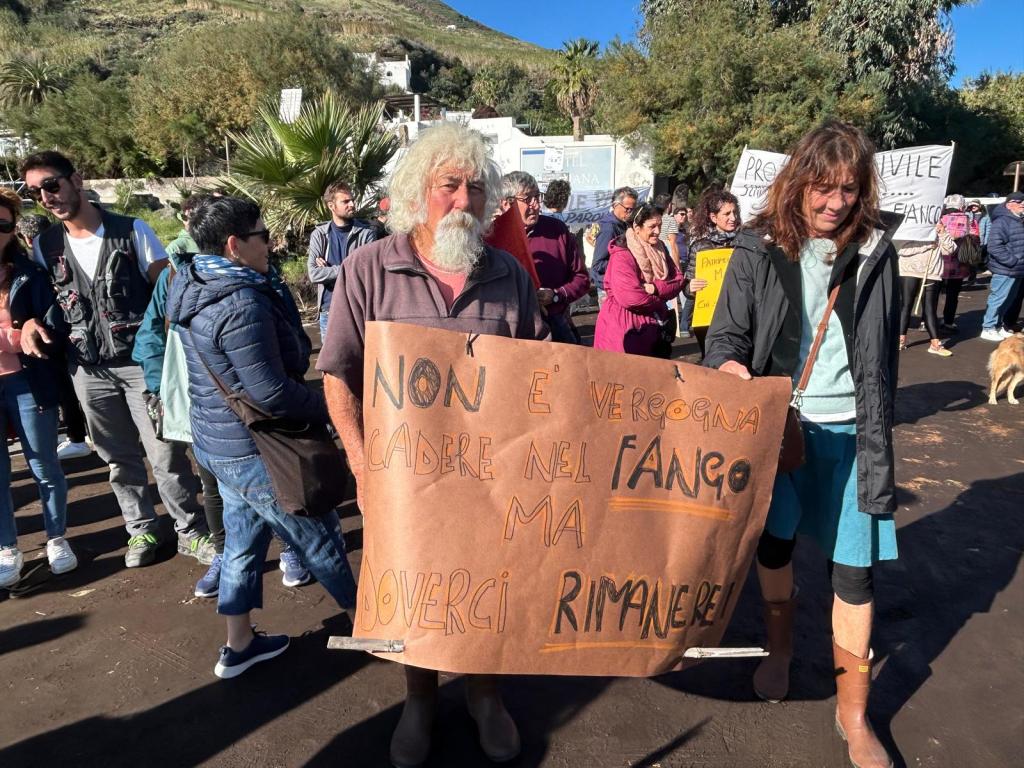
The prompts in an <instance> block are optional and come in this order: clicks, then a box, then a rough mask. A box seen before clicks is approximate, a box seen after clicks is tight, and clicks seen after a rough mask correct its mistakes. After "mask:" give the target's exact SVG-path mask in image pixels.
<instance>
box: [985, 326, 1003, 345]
mask: <svg viewBox="0 0 1024 768" xmlns="http://www.w3.org/2000/svg"><path fill="white" fill-rule="evenodd" d="M981 338H983V339H984V340H985V341H995V342H1000V341H1002V340H1003V339H1005V338H1006V337H1005V336H1003V332H1002V331H1001V330H1000V329H999V328H985V329H984V330H983V331H982V332H981Z"/></svg>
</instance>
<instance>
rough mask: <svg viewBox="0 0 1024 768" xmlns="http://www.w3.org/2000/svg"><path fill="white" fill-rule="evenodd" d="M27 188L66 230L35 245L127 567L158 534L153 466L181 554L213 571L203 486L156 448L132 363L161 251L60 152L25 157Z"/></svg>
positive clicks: (142, 386) (36, 341)
mask: <svg viewBox="0 0 1024 768" xmlns="http://www.w3.org/2000/svg"><path fill="white" fill-rule="evenodd" d="M21 174H22V177H23V178H24V179H25V184H26V189H27V191H28V194H29V195H30V196H31V197H32V199H34V200H36V201H37V202H38V203H39V204H40V205H41V206H42V207H43V208H44V209H45V210H46V211H47V212H49V213H50V214H51V215H52V216H53V217H54V218H56V219H57V221H58V222H60V224H61V226H53V227H50V228H49V229H48V230H46V231H45V232H43V233H42V234H41V235H40V236H39V237H38V238H36V240H35V243H34V244H33V253H34V257H35V259H36V261H38V262H39V263H40V264H41V265H43V267H45V268H46V270H47V271H48V272H49V274H50V280H51V282H52V283H53V287H54V290H55V291H56V292H57V303H58V304H59V305H60V307H61V309H63V310H64V319H65V321H66V322H67V324H68V326H69V327H70V336H69V343H68V345H67V349H68V366H69V369H70V372H71V378H72V381H73V382H74V386H75V392H76V393H77V394H78V400H79V402H80V403H81V404H82V408H83V410H84V411H85V419H86V422H87V424H88V425H89V434H90V435H91V436H92V440H93V445H94V446H95V448H96V452H97V453H98V454H99V455H100V458H102V459H103V461H105V462H106V463H107V464H108V465H110V485H111V488H112V489H113V491H114V496H115V497H116V498H117V503H118V505H119V506H120V508H121V515H122V517H123V518H124V521H125V527H126V528H127V529H128V536H129V539H128V552H127V553H126V554H125V558H124V563H125V566H126V567H128V568H135V567H139V566H144V565H149V564H150V563H152V562H153V561H154V560H155V559H156V551H157V548H158V547H159V546H160V543H161V542H160V525H159V521H158V519H157V514H156V509H155V508H154V506H153V500H152V498H151V497H150V494H149V490H148V487H149V479H148V477H147V474H146V464H145V461H144V457H145V458H148V459H149V463H150V465H151V466H152V467H153V475H154V477H155V478H156V484H157V489H158V490H159V492H160V498H161V499H162V500H163V503H164V507H165V508H166V509H167V511H168V513H169V514H170V515H171V517H172V518H173V519H174V529H175V531H176V533H177V539H178V552H180V553H182V554H185V555H189V556H191V557H194V558H196V559H197V560H198V561H199V562H200V563H202V564H204V565H209V564H210V563H211V562H212V561H213V557H214V554H215V553H214V549H213V545H212V544H211V543H210V540H209V534H208V532H207V529H206V520H205V518H204V516H203V511H202V509H201V508H200V507H199V505H198V503H197V502H196V494H197V492H198V490H199V481H198V479H197V478H196V476H195V473H194V472H193V471H192V464H191V462H190V461H189V459H188V455H187V454H186V453H185V448H184V446H183V445H181V444H180V443H165V442H163V441H162V440H159V439H158V438H157V435H156V431H155V429H154V427H153V422H152V421H151V420H150V418H149V415H148V413H147V410H146V381H145V378H144V377H143V374H142V368H141V367H140V366H139V365H138V363H136V362H135V361H134V360H132V349H133V347H134V345H135V334H136V332H137V331H138V328H139V325H140V324H141V322H142V319H143V316H144V315H145V312H146V307H147V306H148V305H149V299H150V295H151V294H152V292H153V283H155V282H156V279H157V277H158V276H159V275H160V272H161V271H162V270H163V268H164V266H166V264H167V257H166V254H165V253H164V248H163V245H162V244H161V243H160V240H159V239H158V238H157V236H156V234H155V233H154V232H153V230H152V229H150V228H149V226H148V225H147V224H146V223H145V222H144V221H141V220H139V219H134V218H131V217H128V216H120V215H117V214H114V213H111V212H110V211H106V210H103V209H101V208H100V207H99V206H96V205H93V204H92V203H90V202H89V200H88V199H87V198H86V196H85V192H84V189H83V186H82V177H81V175H80V174H78V173H77V172H76V171H75V168H74V166H73V165H72V164H71V161H70V160H68V159H67V158H66V157H65V156H64V155H62V154H60V153H59V152H51V151H46V152H39V153H37V154H33V155H29V156H28V157H27V158H26V159H25V161H24V162H23V163H22V165H21ZM21 338H22V346H23V347H24V349H25V353H26V354H28V355H31V356H34V357H42V356H45V355H46V354H47V352H46V350H45V348H44V345H45V344H46V343H47V342H48V341H49V334H48V332H47V331H46V329H45V328H43V327H42V326H40V325H38V324H35V323H34V322H33V321H31V320H30V321H29V322H28V323H26V324H25V327H24V328H23V329H22V334H21Z"/></svg>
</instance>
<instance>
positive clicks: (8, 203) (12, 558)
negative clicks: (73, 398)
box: [0, 188, 78, 587]
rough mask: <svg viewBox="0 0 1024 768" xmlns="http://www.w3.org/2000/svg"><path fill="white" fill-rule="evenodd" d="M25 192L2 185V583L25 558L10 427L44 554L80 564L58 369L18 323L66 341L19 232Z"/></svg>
mask: <svg viewBox="0 0 1024 768" xmlns="http://www.w3.org/2000/svg"><path fill="white" fill-rule="evenodd" d="M20 214H21V198H20V197H18V195H16V194H15V193H14V192H12V191H11V190H9V189H6V188H4V189H0V436H2V437H3V438H4V450H3V453H2V454H0V587H9V586H12V585H14V584H16V583H17V582H18V579H19V578H20V576H21V568H22V565H23V564H24V558H23V556H22V554H21V551H20V550H19V549H18V529H17V527H16V525H15V522H14V503H13V501H12V500H11V459H10V455H9V454H8V452H7V440H6V437H7V432H8V425H11V426H13V427H14V431H15V432H16V433H17V435H18V439H19V440H20V441H21V446H22V450H23V451H24V453H25V459H26V461H27V462H28V467H29V471H31V473H32V477H33V478H34V479H35V481H36V486H37V487H38V488H39V499H40V501H41V502H42V508H43V524H44V526H45V527H46V538H47V542H46V556H47V559H48V560H49V563H50V569H51V570H52V571H53V572H54V573H55V574H60V573H67V572H68V571H71V570H74V569H75V568H76V567H78V559H77V558H76V557H75V553H74V552H73V551H72V550H71V546H70V545H69V544H68V543H67V541H66V540H65V539H64V533H65V530H66V528H67V501H68V487H67V481H66V480H65V478H64V472H63V470H62V469H61V466H60V459H58V458H57V399H58V398H57V385H56V382H57V380H58V378H59V373H60V372H59V371H58V370H57V369H56V367H55V366H56V363H54V362H53V361H51V360H50V359H49V358H41V357H29V356H28V355H25V354H22V349H21V327H22V326H23V325H24V324H25V322H26V321H27V320H29V319H35V320H36V321H37V322H38V323H40V324H41V326H42V327H43V328H44V329H45V331H46V334H47V336H48V340H49V341H51V342H56V343H63V341H64V339H66V330H65V326H64V319H63V314H62V313H61V312H60V311H59V310H57V309H56V300H55V297H54V294H53V288H52V287H51V286H50V279H49V276H48V275H47V274H46V272H45V270H43V268H42V267H39V266H37V265H36V264H34V263H32V262H31V261H30V260H29V258H28V256H27V255H26V253H25V251H24V249H22V247H21V243H20V242H19V241H18V238H17V236H16V235H15V234H14V229H15V225H16V223H17V220H18V216H19V215H20Z"/></svg>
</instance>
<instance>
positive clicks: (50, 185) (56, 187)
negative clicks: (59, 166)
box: [25, 174, 68, 202]
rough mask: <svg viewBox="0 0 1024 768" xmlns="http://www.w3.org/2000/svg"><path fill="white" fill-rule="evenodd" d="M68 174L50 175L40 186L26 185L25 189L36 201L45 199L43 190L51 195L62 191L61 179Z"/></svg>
mask: <svg viewBox="0 0 1024 768" xmlns="http://www.w3.org/2000/svg"><path fill="white" fill-rule="evenodd" d="M66 178H68V177H67V176H64V175H63V174H61V175H60V176H50V177H48V178H45V179H43V180H42V181H41V182H39V186H38V187H28V186H26V187H25V191H26V192H28V196H29V197H31V198H32V199H33V200H35V201H36V202H39V201H40V200H42V199H43V192H46V193H47V194H49V195H56V194H57V193H58V192H60V180H61V179H66Z"/></svg>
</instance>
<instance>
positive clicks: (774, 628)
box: [754, 588, 797, 704]
mask: <svg viewBox="0 0 1024 768" xmlns="http://www.w3.org/2000/svg"><path fill="white" fill-rule="evenodd" d="M796 595H797V590H796V589H795V588H794V589H793V596H792V597H791V598H789V600H784V601H782V602H781V603H767V602H766V603H765V604H764V626H765V631H766V633H767V635H768V642H767V650H768V654H769V655H768V656H766V657H765V658H763V659H761V663H760V664H758V665H757V669H756V670H755V672H754V693H756V694H757V695H758V696H759V697H760V698H762V699H764V700H765V701H768V702H771V703H772V704H778V703H779V702H780V701H782V700H783V699H785V698H786V696H788V695H789V663H790V661H791V660H792V659H793V613H794V611H795V610H796Z"/></svg>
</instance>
